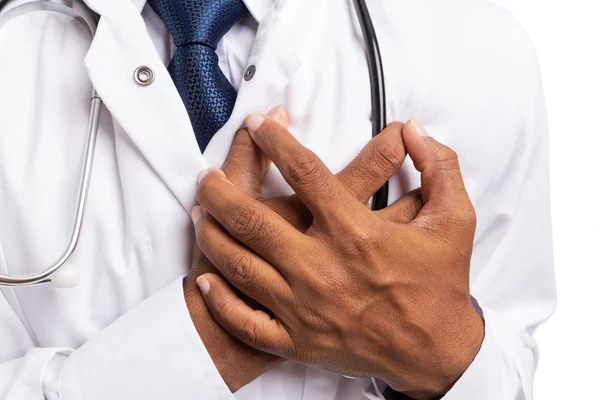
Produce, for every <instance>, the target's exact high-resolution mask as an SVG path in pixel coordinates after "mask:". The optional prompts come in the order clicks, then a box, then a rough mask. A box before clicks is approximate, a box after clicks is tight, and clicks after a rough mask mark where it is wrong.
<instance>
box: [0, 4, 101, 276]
mask: <svg viewBox="0 0 600 400" xmlns="http://www.w3.org/2000/svg"><path fill="white" fill-rule="evenodd" d="M9 2H10V0H9V1H4V2H0V11H1V10H2V7H3V6H6V5H7V4H8V3H9ZM33 11H50V12H57V13H60V14H64V15H67V16H70V17H72V18H74V19H75V20H77V21H79V22H80V23H82V24H83V25H84V26H85V27H86V28H88V30H89V32H90V34H91V35H92V37H93V36H94V33H95V31H96V20H95V18H94V14H93V13H91V12H89V13H87V15H85V14H84V13H82V12H80V11H78V10H75V9H73V8H71V7H68V6H66V5H63V4H58V3H52V2H49V1H34V2H30V3H24V4H22V5H19V6H16V7H14V8H12V9H10V10H9V11H7V12H6V13H5V14H4V15H2V22H0V29H2V27H3V26H4V24H6V23H7V22H8V21H10V20H11V19H12V18H15V17H17V16H20V15H23V14H26V13H29V12H33ZM101 105H102V100H100V98H99V97H98V95H97V93H96V90H95V89H93V90H92V96H91V106H90V117H89V121H88V126H87V133H86V141H85V150H84V155H83V160H82V167H81V175H80V178H79V187H78V190H77V203H76V207H75V215H74V217H73V226H72V229H71V238H70V239H69V244H68V246H67V248H66V249H65V251H64V252H63V254H62V255H61V256H60V258H59V259H58V260H57V261H56V262H55V263H54V264H52V265H51V266H49V267H48V268H46V269H45V270H44V271H42V272H40V273H37V274H32V275H27V276H9V275H1V274H0V286H31V285H36V284H40V283H48V282H50V281H51V276H52V275H54V274H55V273H56V272H57V271H58V270H59V269H61V268H62V267H63V266H64V265H65V264H67V262H68V261H69V259H70V258H71V256H72V255H73V252H74V251H75V249H76V248H77V243H78V242H79V238H80V236H81V225H82V223H83V216H84V212H85V206H86V203H87V197H88V191H89V187H90V181H91V176H92V166H93V163H94V151H95V147H96V137H97V136H98V125H99V121H100V109H101Z"/></svg>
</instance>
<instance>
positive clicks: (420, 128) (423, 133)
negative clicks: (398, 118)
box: [409, 118, 429, 136]
mask: <svg viewBox="0 0 600 400" xmlns="http://www.w3.org/2000/svg"><path fill="white" fill-rule="evenodd" d="M409 122H410V124H411V125H412V126H413V127H414V128H415V131H417V133H418V134H419V136H429V135H428V134H427V131H426V130H425V128H423V125H422V124H421V123H420V122H419V121H418V120H416V119H415V118H411V119H410V121H409Z"/></svg>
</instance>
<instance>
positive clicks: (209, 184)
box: [196, 168, 225, 201]
mask: <svg viewBox="0 0 600 400" xmlns="http://www.w3.org/2000/svg"><path fill="white" fill-rule="evenodd" d="M202 175H203V176H202V177H200V178H199V180H198V187H197V189H196V197H197V199H198V201H201V200H202V199H203V198H204V197H205V196H206V195H207V194H208V193H211V192H212V190H213V189H214V188H215V186H216V185H217V184H218V183H219V181H220V180H221V179H222V178H224V177H225V173H224V172H223V171H221V170H220V169H217V168H208V169H206V170H204V171H203V172H202Z"/></svg>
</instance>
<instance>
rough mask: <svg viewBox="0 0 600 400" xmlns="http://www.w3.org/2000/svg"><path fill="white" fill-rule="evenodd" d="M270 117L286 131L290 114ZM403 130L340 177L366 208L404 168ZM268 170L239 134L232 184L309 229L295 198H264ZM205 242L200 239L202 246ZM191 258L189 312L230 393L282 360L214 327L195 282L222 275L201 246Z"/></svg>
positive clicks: (379, 141) (376, 144) (380, 140)
mask: <svg viewBox="0 0 600 400" xmlns="http://www.w3.org/2000/svg"><path fill="white" fill-rule="evenodd" d="M269 116H270V117H272V118H274V119H275V120H276V121H277V122H278V123H279V124H281V125H282V126H283V127H286V126H287V122H288V116H287V113H286V112H285V110H284V109H283V108H281V107H278V108H276V109H274V110H273V111H272V112H271V113H269ZM401 128H402V125H401V124H392V125H390V127H388V129H386V130H385V131H384V132H383V133H382V134H381V135H379V136H378V137H377V138H376V139H373V140H372V141H370V142H369V144H368V145H367V146H366V147H365V148H364V149H363V150H362V151H361V153H360V154H359V155H358V156H357V157H356V158H355V159H354V160H353V161H352V162H351V163H350V164H349V165H348V167H347V168H345V169H344V170H343V171H342V172H340V173H339V174H338V176H337V179H338V180H339V181H340V183H341V184H342V185H343V186H344V187H346V188H347V189H348V190H349V191H351V192H352V193H353V196H354V197H355V198H356V199H358V200H359V201H361V202H362V203H365V204H366V203H367V201H368V199H369V198H370V197H371V196H372V195H373V193H374V192H375V191H377V189H379V187H381V186H382V185H383V184H384V183H385V182H386V181H387V180H388V179H389V178H390V177H391V176H392V175H393V174H394V173H395V172H396V171H397V170H398V169H399V168H400V166H401V165H402V163H403V161H404V157H405V150H404V143H403V141H402V137H401ZM373 166H375V168H374V167H373ZM269 167H270V160H268V159H267V158H266V157H265V156H264V153H262V151H261V150H260V149H259V148H258V147H257V146H256V144H255V143H254V142H253V141H252V138H251V137H250V135H249V133H248V131H247V130H246V129H241V130H240V131H238V133H237V135H236V137H235V140H234V142H233V144H232V147H231V150H230V152H229V155H228V157H227V160H226V162H225V164H224V166H223V171H224V172H225V173H226V174H227V176H228V177H229V180H230V181H231V182H232V183H233V184H234V185H235V186H236V187H237V188H239V189H241V190H242V191H243V192H245V193H247V194H248V196H249V197H250V198H253V199H256V200H258V201H262V202H263V203H264V204H265V205H266V206H268V207H269V208H271V209H272V210H274V211H275V212H276V213H277V214H279V215H280V216H281V217H282V218H284V219H285V220H286V221H287V222H288V223H289V224H291V225H292V226H294V227H295V228H296V229H298V230H300V231H302V232H304V231H306V229H308V227H309V226H310V225H311V223H312V215H311V214H310V212H308V210H307V209H306V207H305V206H304V204H302V202H301V201H300V200H299V199H298V197H297V196H296V195H291V196H284V197H278V198H273V199H266V200H265V199H263V197H262V185H261V184H262V180H263V178H264V176H265V174H266V172H267V171H268V169H269ZM192 215H193V216H194V217H197V216H198V209H195V210H194V212H193V213H192ZM212 223H214V221H212ZM202 242H203V240H202V239H201V240H200V243H202ZM193 259H194V264H193V267H192V269H191V271H190V273H189V275H188V276H187V278H186V279H185V297H186V301H187V304H188V308H189V310H190V313H191V315H192V319H193V321H194V324H195V325H196V329H197V331H198V332H199V334H200V336H201V337H202V339H203V341H204V343H205V346H206V348H207V350H208V352H209V354H211V356H212V357H213V360H214V362H215V365H216V367H217V369H218V370H219V372H220V374H221V375H222V377H223V379H224V380H225V382H226V383H227V385H228V387H229V388H230V390H231V391H232V392H235V391H237V390H238V389H239V388H241V387H242V386H244V385H246V384H248V383H250V382H251V381H253V380H254V379H256V378H257V377H259V376H260V375H262V374H263V373H264V372H266V371H267V370H268V369H269V368H272V367H273V366H275V365H277V363H279V362H281V359H280V358H279V357H276V356H273V355H271V354H269V353H264V352H261V351H258V350H256V349H254V348H253V347H250V346H248V345H246V344H244V343H242V342H241V341H239V340H237V339H236V338H234V337H233V336H231V335H229V333H227V332H226V331H224V330H223V329H222V328H221V327H220V326H219V325H218V324H216V323H215V321H214V320H213V319H212V317H211V315H210V313H208V311H207V309H206V306H205V304H204V301H203V300H202V298H201V295H200V292H199V290H198V286H197V285H196V279H197V278H198V277H199V276H200V275H203V274H206V273H208V272H212V273H218V270H216V269H215V267H214V266H213V265H212V263H211V262H210V261H209V260H208V259H207V258H206V257H205V256H204V255H203V254H202V253H201V252H200V251H199V248H198V247H197V246H195V250H194V256H193ZM244 300H246V298H244ZM250 306H251V307H254V306H255V304H254V303H252V302H250Z"/></svg>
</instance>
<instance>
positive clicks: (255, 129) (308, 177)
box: [246, 114, 362, 220]
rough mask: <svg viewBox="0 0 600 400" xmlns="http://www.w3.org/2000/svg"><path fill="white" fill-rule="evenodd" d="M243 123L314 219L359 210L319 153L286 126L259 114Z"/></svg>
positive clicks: (354, 200)
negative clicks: (318, 155) (300, 141)
mask: <svg viewBox="0 0 600 400" xmlns="http://www.w3.org/2000/svg"><path fill="white" fill-rule="evenodd" d="M246 126H247V127H248V130H249V131H250V135H251V136H252V139H253V140H254V141H255V142H256V144H257V145H258V146H259V147H260V148H261V149H262V151H264V152H265V154H266V155H267V157H269V158H270V159H271V160H272V161H273V163H274V164H275V165H276V166H277V168H278V169H279V171H280V172H281V174H282V175H283V177H284V179H285V180H286V181H287V183H288V184H289V185H290V186H291V187H292V189H293V190H294V191H295V192H296V193H297V194H298V197H300V199H301V200H302V202H303V203H304V204H305V205H306V207H307V208H308V209H309V210H310V211H311V212H312V214H313V216H314V217H315V220H327V219H329V218H330V217H332V216H336V215H339V214H340V213H342V212H344V213H346V212H348V211H350V212H352V208H355V209H356V210H357V212H358V211H359V210H361V211H362V207H361V209H359V208H358V207H357V206H358V205H360V204H359V203H358V202H357V201H356V199H354V198H353V197H352V196H351V195H350V193H348V192H347V191H346V190H345V188H344V187H343V186H342V184H341V183H340V182H339V181H338V180H337V179H336V177H335V176H334V175H333V174H332V173H331V171H330V170H329V169H328V168H327V167H326V166H325V164H324V163H323V162H322V161H321V160H320V159H319V157H317V155H316V154H314V153H313V152H312V151H310V150H309V149H307V148H306V147H304V146H302V145H301V144H300V143H299V142H298V141H297V140H296V138H294V136H293V135H292V134H291V133H290V132H289V131H288V130H287V129H284V128H283V127H282V126H281V125H279V124H276V123H275V122H273V121H272V120H270V119H269V118H265V116H264V115H261V114H253V115H250V116H249V117H248V118H246ZM340 204H343V205H344V207H340ZM361 206H362V205H361ZM348 208H350V210H349V209H348Z"/></svg>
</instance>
